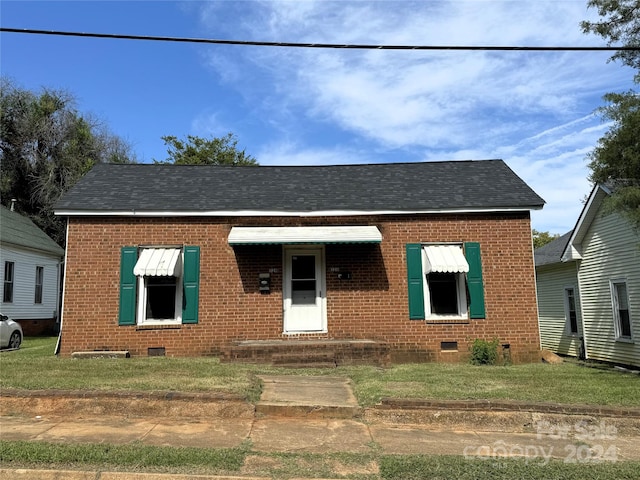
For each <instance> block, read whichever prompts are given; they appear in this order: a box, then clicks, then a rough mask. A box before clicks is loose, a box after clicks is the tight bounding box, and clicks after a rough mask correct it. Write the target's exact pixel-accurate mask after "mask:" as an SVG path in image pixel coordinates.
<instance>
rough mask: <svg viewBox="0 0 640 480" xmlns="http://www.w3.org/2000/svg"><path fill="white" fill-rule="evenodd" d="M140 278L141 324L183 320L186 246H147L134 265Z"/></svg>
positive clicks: (139, 317)
mask: <svg viewBox="0 0 640 480" xmlns="http://www.w3.org/2000/svg"><path fill="white" fill-rule="evenodd" d="M133 273H134V275H135V276H136V277H137V278H138V291H139V292H140V294H139V296H138V314H137V321H138V323H139V324H144V323H171V322H174V323H180V321H181V320H182V319H181V316H182V288H181V287H182V282H181V280H180V277H181V274H182V249H181V248H144V249H142V250H141V251H140V256H139V257H138V260H137V261H136V265H135V267H133Z"/></svg>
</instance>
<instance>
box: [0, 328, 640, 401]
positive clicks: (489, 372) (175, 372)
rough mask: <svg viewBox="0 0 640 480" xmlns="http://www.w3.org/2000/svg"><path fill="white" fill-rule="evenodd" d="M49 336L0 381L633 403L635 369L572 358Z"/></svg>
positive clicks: (638, 387) (9, 360)
mask: <svg viewBox="0 0 640 480" xmlns="http://www.w3.org/2000/svg"><path fill="white" fill-rule="evenodd" d="M55 342H56V339H55V338H29V337H27V338H26V339H25V341H24V343H23V346H22V348H21V349H20V350H18V351H14V352H3V353H0V388H20V389H31V390H33V389H71V390H73V389H90V390H117V391H183V392H224V393H233V394H238V395H241V396H242V397H243V398H246V399H247V400H248V401H255V400H257V399H258V397H259V395H260V385H259V383H258V382H257V381H256V375H259V374H280V375H282V374H293V375H311V374H313V375H343V376H346V377H349V378H350V379H351V380H352V381H353V385H354V393H355V395H356V397H357V399H358V401H359V403H360V405H362V406H365V407H366V406H371V405H374V404H376V403H379V402H380V400H381V399H382V398H383V397H395V398H428V399H457V400H464V399H502V400H517V401H531V402H556V403H566V404H590V405H608V406H635V407H638V406H640V382H639V381H638V377H637V375H634V374H630V373H624V372H621V371H617V370H613V369H610V368H606V369H605V368H590V367H585V366H584V365H583V364H580V363H578V362H565V363H562V364H559V365H549V364H543V363H536V364H528V365H510V366H472V365H468V364H438V363H425V364H406V365H394V366H392V367H390V368H387V369H381V368H377V367H369V366H354V367H339V368H337V369H293V370H290V369H282V368H276V367H269V366H256V365H242V364H221V363H220V362H219V360H218V359H217V358H212V357H196V358H170V357H136V358H129V359H86V360H77V359H71V358H58V357H56V356H54V355H53V351H54V348H55Z"/></svg>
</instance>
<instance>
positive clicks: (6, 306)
mask: <svg viewBox="0 0 640 480" xmlns="http://www.w3.org/2000/svg"><path fill="white" fill-rule="evenodd" d="M6 261H8V262H14V272H13V275H14V276H13V301H12V302H10V303H7V302H5V301H4V298H2V307H1V309H2V313H3V314H4V315H8V316H9V317H11V318H14V319H20V320H36V319H46V318H53V317H54V316H56V315H57V310H58V298H59V297H58V292H59V286H58V271H59V268H60V259H59V258H57V257H55V256H51V255H45V254H42V253H37V252H35V251H30V250H27V249H21V248H16V247H9V246H7V245H2V248H0V279H1V281H2V282H3V283H4V262H6ZM36 267H43V269H44V270H43V281H42V303H40V304H36V303H35V290H36ZM2 295H4V289H0V296H2Z"/></svg>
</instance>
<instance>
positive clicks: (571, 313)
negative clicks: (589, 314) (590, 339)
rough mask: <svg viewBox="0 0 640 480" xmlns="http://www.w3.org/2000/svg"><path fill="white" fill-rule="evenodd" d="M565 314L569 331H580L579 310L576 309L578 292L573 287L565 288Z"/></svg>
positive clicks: (575, 332) (574, 332)
mask: <svg viewBox="0 0 640 480" xmlns="http://www.w3.org/2000/svg"><path fill="white" fill-rule="evenodd" d="M564 315H565V319H566V321H567V332H568V333H569V334H571V335H576V334H577V333H578V312H577V310H576V294H575V289H574V288H573V287H566V288H565V289H564Z"/></svg>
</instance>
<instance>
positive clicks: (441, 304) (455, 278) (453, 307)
mask: <svg viewBox="0 0 640 480" xmlns="http://www.w3.org/2000/svg"><path fill="white" fill-rule="evenodd" d="M425 294H426V295H425V299H428V301H427V302H425V303H426V304H425V310H426V311H425V314H426V316H427V318H428V317H436V316H453V317H465V318H466V316H467V295H466V290H465V282H464V274H463V273H440V272H432V273H427V274H426V291H425Z"/></svg>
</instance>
